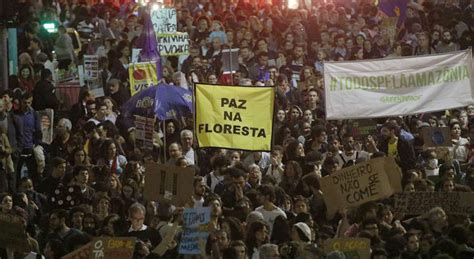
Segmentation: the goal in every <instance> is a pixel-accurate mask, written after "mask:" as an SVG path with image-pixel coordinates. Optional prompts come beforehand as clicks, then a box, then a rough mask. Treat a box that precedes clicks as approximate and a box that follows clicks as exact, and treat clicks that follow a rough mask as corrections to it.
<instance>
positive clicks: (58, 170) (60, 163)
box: [51, 157, 67, 178]
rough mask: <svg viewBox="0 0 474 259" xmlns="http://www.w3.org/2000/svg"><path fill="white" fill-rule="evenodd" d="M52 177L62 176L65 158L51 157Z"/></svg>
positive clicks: (64, 171)
mask: <svg viewBox="0 0 474 259" xmlns="http://www.w3.org/2000/svg"><path fill="white" fill-rule="evenodd" d="M52 166H53V171H52V173H51V174H52V177H54V178H62V177H63V176H64V175H65V174H66V167H67V164H66V160H64V159H63V158H61V157H55V158H53V159H52Z"/></svg>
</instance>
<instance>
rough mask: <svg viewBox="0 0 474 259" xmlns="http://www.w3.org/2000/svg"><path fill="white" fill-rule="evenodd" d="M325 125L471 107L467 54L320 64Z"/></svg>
mask: <svg viewBox="0 0 474 259" xmlns="http://www.w3.org/2000/svg"><path fill="white" fill-rule="evenodd" d="M324 83H325V94H326V116H327V118H328V119H330V120H336V119H357V118H376V117H388V116H395V115H409V114H416V113H424V112H432V111H439V110H445V109H452V108H456V107H462V106H468V105H471V104H473V103H474V99H473V87H472V86H473V77H472V53H471V50H470V49H469V50H465V51H457V52H452V53H447V54H437V55H427V56H417V57H404V58H396V59H377V60H366V61H348V62H345V61H344V62H325V63H324Z"/></svg>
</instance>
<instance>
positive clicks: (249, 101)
mask: <svg viewBox="0 0 474 259" xmlns="http://www.w3.org/2000/svg"><path fill="white" fill-rule="evenodd" d="M195 95H196V100H195V101H196V122H195V123H196V134H197V139H198V143H199V147H220V148H231V149H243V150H253V151H270V150H271V145H272V125H273V106H274V98H275V92H274V88H272V87H248V86H245V87H244V86H220V85H203V84H197V85H196V90H195Z"/></svg>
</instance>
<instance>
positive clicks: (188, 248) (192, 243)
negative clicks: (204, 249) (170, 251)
mask: <svg viewBox="0 0 474 259" xmlns="http://www.w3.org/2000/svg"><path fill="white" fill-rule="evenodd" d="M208 236H209V233H208V232H200V231H198V230H197V229H193V228H187V229H184V230H183V235H182V237H181V243H180V245H179V253H180V254H191V255H198V254H201V249H200V248H199V242H203V241H204V242H206V240H207V237H208ZM201 240H203V241H201Z"/></svg>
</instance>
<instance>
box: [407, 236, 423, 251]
mask: <svg viewBox="0 0 474 259" xmlns="http://www.w3.org/2000/svg"><path fill="white" fill-rule="evenodd" d="M406 242H407V251H408V252H412V253H416V252H418V250H419V249H420V238H419V237H418V236H417V235H416V234H406Z"/></svg>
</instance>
